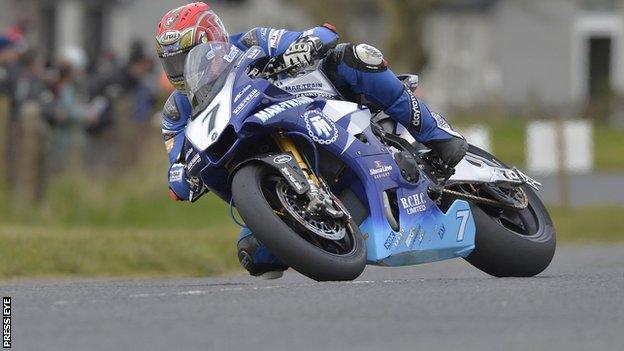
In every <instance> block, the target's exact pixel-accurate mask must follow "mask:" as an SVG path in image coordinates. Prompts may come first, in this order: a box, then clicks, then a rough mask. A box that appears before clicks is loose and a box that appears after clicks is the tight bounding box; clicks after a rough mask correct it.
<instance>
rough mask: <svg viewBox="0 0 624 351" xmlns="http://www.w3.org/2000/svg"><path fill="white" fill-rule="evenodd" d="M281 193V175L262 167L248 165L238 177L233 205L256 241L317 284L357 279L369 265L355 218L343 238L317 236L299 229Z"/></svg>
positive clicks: (260, 165)
mask: <svg viewBox="0 0 624 351" xmlns="http://www.w3.org/2000/svg"><path fill="white" fill-rule="evenodd" d="M280 189H283V186H281V183H280V176H278V175H276V174H275V173H274V172H272V170H271V169H270V168H268V167H267V166H264V165H262V164H255V163H251V164H248V165H246V166H243V167H242V168H241V169H240V170H239V171H238V172H236V174H235V175H234V178H233V180H232V197H233V199H234V203H235V204H236V208H237V210H238V212H239V213H240V215H241V217H242V218H243V220H244V221H245V224H246V225H247V226H248V227H249V229H251V231H252V232H253V233H254V235H255V236H256V238H258V240H260V241H261V242H262V243H263V244H264V245H265V246H266V247H267V248H268V249H269V251H271V253H273V254H274V255H275V256H277V257H278V258H279V259H280V260H282V262H284V263H285V264H286V265H288V266H290V267H292V268H293V269H295V270H296V271H298V272H299V273H301V274H303V275H305V276H307V277H309V278H312V279H314V280H317V281H339V280H353V279H355V278H357V277H358V276H359V275H360V274H361V273H362V271H363V270H364V267H365V266H366V246H365V245H364V239H363V238H362V235H361V233H360V231H359V228H358V226H357V225H356V224H355V223H354V222H353V220H346V219H345V221H346V222H345V223H344V231H345V234H344V237H342V238H341V239H340V240H335V241H334V240H330V239H328V238H323V237H321V236H318V235H316V234H314V232H313V231H312V230H309V229H307V228H306V227H305V226H301V225H298V222H297V220H296V219H295V218H294V217H293V216H292V215H290V214H289V211H287V209H285V208H284V207H283V204H282V201H280V196H278V191H280ZM282 198H283V196H282ZM328 230H329V229H328Z"/></svg>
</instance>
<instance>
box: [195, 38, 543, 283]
mask: <svg viewBox="0 0 624 351" xmlns="http://www.w3.org/2000/svg"><path fill="white" fill-rule="evenodd" d="M277 59H278V58H274V59H269V58H267V57H266V56H265V55H264V53H263V52H262V50H261V49H260V48H259V47H252V48H250V49H249V50H247V51H244V52H243V51H242V50H239V49H238V48H236V47H235V46H233V45H231V44H228V43H206V44H201V45H199V46H197V47H195V48H194V49H193V50H192V51H191V52H190V53H189V55H188V58H187V61H186V66H185V79H186V82H187V87H188V89H189V99H190V100H191V105H192V106H193V116H192V118H191V119H190V121H189V123H188V125H187V127H186V138H187V142H189V143H190V144H191V146H192V148H193V151H194V152H195V153H197V154H198V155H199V157H200V161H201V162H202V168H201V172H200V174H199V176H200V177H201V180H202V181H203V182H204V184H205V185H206V186H207V187H208V188H209V189H210V190H211V191H212V192H213V193H215V194H217V195H218V196H219V197H221V198H222V199H223V200H224V201H226V202H229V203H230V206H231V207H235V208H236V210H237V211H238V214H239V215H240V217H241V218H242V220H243V222H244V225H246V226H248V228H249V229H250V230H251V231H252V232H253V233H254V235H255V236H256V237H257V239H258V240H259V241H260V242H262V243H263V244H264V245H265V246H266V247H267V248H268V249H269V250H270V251H271V252H272V253H273V254H274V255H276V256H277V257H278V258H279V259H280V260H282V261H283V262H284V263H285V264H286V265H288V266H290V267H292V268H293V269H295V270H297V271H298V272H300V273H302V274H304V275H306V276H308V277H310V278H312V279H315V280H318V281H328V280H353V279H355V278H357V277H358V276H359V275H360V274H361V273H362V271H363V270H364V268H365V266H366V264H372V265H381V266H402V265H414V264H421V263H427V262H433V261H439V260H445V259H451V258H456V257H463V258H465V259H466V260H467V261H468V262H470V263H471V264H472V265H474V266H475V267H477V268H479V269H480V270H482V271H484V272H486V273H488V274H490V275H493V276H497V277H506V276H516V277H525V276H533V275H536V274H538V273H540V272H542V271H543V270H544V269H545V268H546V267H547V266H548V265H549V263H550V261H551V259H552V257H553V254H554V251H555V230H554V227H553V223H552V221H551V219H550V216H549V214H548V212H547V210H546V208H545V207H544V205H543V204H542V202H541V201H540V199H539V198H538V196H537V195H536V191H537V190H538V188H539V186H540V184H539V183H538V182H537V181H535V180H533V179H531V178H530V177H528V176H527V175H525V174H524V173H522V172H521V171H519V170H517V169H516V168H512V167H508V166H507V165H505V164H504V163H503V162H502V161H500V160H498V159H497V158H496V157H494V156H492V155H491V154H489V153H487V152H485V151H483V150H480V149H479V148H477V147H474V146H470V148H469V151H468V153H467V155H466V156H465V158H464V159H463V160H462V161H461V162H460V163H459V164H458V165H457V166H456V167H455V172H454V174H452V176H450V177H449V174H445V170H444V168H443V167H442V166H441V163H440V162H439V160H438V159H437V158H436V157H434V156H430V155H431V154H430V152H429V151H430V150H428V149H427V148H426V147H424V146H423V145H421V144H419V143H417V142H416V141H415V140H414V139H413V138H412V137H411V136H410V135H409V133H408V132H407V131H406V130H405V129H404V128H401V126H400V125H397V124H396V123H395V122H393V121H392V120H391V119H390V118H388V117H387V116H384V115H383V114H381V113H374V111H370V110H369V109H368V108H367V107H365V106H362V105H358V104H356V103H353V102H349V101H345V100H344V99H342V98H341V96H340V93H339V92H338V91H337V90H336V89H335V87H333V85H332V84H331V82H330V81H329V80H328V78H327V77H326V76H325V75H324V73H323V72H322V71H321V70H318V69H311V70H308V71H305V72H304V73H303V74H299V75H295V76H292V75H290V74H287V70H288V68H285V67H283V65H280V64H279V61H278V60H277ZM438 117H439V116H438ZM438 123H439V124H440V123H443V119H440V120H439V121H438ZM449 128H450V127H449Z"/></svg>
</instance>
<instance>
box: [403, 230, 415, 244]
mask: <svg viewBox="0 0 624 351" xmlns="http://www.w3.org/2000/svg"><path fill="white" fill-rule="evenodd" d="M416 233H417V230H416V228H414V227H411V228H410V230H409V233H408V234H407V238H405V246H407V247H412V243H413V242H414V238H415V237H416Z"/></svg>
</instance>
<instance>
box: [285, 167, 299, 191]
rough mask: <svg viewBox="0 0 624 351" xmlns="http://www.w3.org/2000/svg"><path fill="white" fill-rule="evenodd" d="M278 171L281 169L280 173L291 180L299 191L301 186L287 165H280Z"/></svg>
mask: <svg viewBox="0 0 624 351" xmlns="http://www.w3.org/2000/svg"><path fill="white" fill-rule="evenodd" d="M280 171H282V174H283V175H284V176H286V177H287V178H288V179H289V180H290V181H291V182H292V184H293V185H294V186H295V188H297V191H301V190H302V189H303V186H301V184H299V182H298V181H297V178H295V176H293V175H292V173H290V170H289V169H288V167H282V168H280Z"/></svg>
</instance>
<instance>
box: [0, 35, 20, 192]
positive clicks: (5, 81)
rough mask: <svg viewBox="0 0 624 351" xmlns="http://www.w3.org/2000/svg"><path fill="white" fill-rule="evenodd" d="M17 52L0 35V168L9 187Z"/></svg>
mask: <svg viewBox="0 0 624 351" xmlns="http://www.w3.org/2000/svg"><path fill="white" fill-rule="evenodd" d="M18 60H19V52H18V51H17V48H16V43H15V42H14V41H12V40H10V39H9V38H8V37H6V36H0V138H2V140H1V141H0V143H2V145H0V158H1V161H0V168H2V169H3V170H4V172H5V174H4V175H3V177H4V179H5V181H6V182H8V184H7V185H8V189H11V184H12V183H13V179H14V178H13V176H12V173H11V168H10V167H8V165H11V164H12V162H11V161H12V159H13V148H12V144H13V142H14V140H15V139H16V138H15V126H14V124H15V120H16V119H17V112H16V110H17V107H16V102H15V87H16V84H15V82H16V76H17V70H18Z"/></svg>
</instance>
